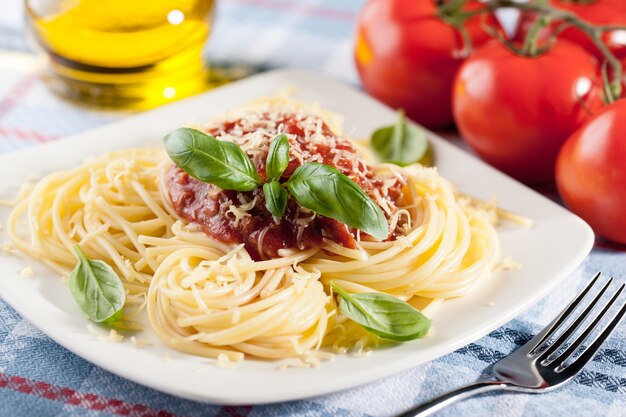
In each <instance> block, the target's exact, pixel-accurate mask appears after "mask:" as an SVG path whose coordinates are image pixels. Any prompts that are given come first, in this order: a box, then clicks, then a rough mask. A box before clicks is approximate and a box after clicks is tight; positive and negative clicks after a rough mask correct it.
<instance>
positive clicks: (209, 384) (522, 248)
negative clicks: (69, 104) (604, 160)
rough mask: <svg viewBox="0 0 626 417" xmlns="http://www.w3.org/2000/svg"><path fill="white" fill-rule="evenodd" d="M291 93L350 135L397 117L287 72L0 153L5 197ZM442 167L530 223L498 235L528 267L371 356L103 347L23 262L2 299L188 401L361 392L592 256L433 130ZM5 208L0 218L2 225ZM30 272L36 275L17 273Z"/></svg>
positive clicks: (55, 335) (579, 234) (484, 328)
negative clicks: (239, 355) (414, 336)
mask: <svg viewBox="0 0 626 417" xmlns="http://www.w3.org/2000/svg"><path fill="white" fill-rule="evenodd" d="M287 85H288V86H294V87H296V88H297V91H298V98H299V99H301V100H303V101H306V102H317V103H320V104H321V105H322V106H323V107H325V108H328V109H330V110H332V111H335V112H337V113H339V114H341V115H343V116H344V117H345V121H344V130H345V131H346V132H353V133H352V134H351V136H352V137H354V138H367V137H369V134H370V133H371V132H372V131H373V130H374V129H375V128H377V127H380V126H383V125H388V124H391V123H392V122H393V121H394V120H395V118H396V115H395V112H394V111H393V110H391V109H389V108H387V107H385V106H383V105H382V104H380V103H378V102H376V101H374V100H372V99H371V98H369V97H367V96H366V95H365V94H363V93H361V92H359V91H356V90H354V89H352V88H350V87H347V86H345V85H343V84H340V83H338V82H336V81H333V80H330V79H327V78H325V77H322V76H320V75H316V74H312V73H309V72H303V71H299V70H280V71H273V72H268V73H265V74H261V75H257V76H254V77H251V78H248V79H246V80H243V81H239V82H236V83H233V84H230V85H228V86H225V87H222V88H219V89H216V90H214V91H211V92H208V93H206V94H203V95H200V96H197V97H194V98H191V99H187V100H184V101H181V102H178V103H174V104H172V105H169V106H167V107H162V108H160V109H157V110H154V111H151V112H147V113H143V114H140V115H138V116H134V117H130V118H127V119H125V120H123V121H121V122H118V123H114V124H111V125H108V126H104V127H101V128H98V129H95V130H92V131H89V132H85V133H81V134H79V135H76V136H74V137H72V138H68V139H66V140H60V141H57V142H54V143H50V144H46V145H42V146H38V147H33V148H29V149H25V150H22V151H18V152H13V153H11V154H8V155H4V156H1V157H0V190H1V191H2V193H7V195H11V194H12V193H14V192H17V190H18V189H19V186H20V184H21V183H23V182H24V181H25V180H26V178H27V176H28V174H32V173H36V174H46V173H49V172H51V171H54V170H58V169H64V168H70V167H72V166H75V165H76V164H78V163H80V162H81V161H82V160H83V159H84V158H85V157H86V156H88V155H94V154H100V153H103V152H105V151H108V150H112V149H119V148H125V147H131V146H144V145H157V144H159V143H161V139H162V137H163V135H164V134H165V133H167V132H169V131H170V130H172V129H175V128H177V127H180V126H181V125H184V124H188V123H189V122H192V121H203V120H206V119H208V118H209V117H210V116H211V115H214V114H216V113H218V112H222V111H224V110H227V109H232V108H236V107H237V106H240V105H242V104H245V103H247V102H249V101H251V100H253V99H257V98H259V97H262V96H266V95H269V94H272V93H274V92H276V90H278V89H280V88H282V87H284V86H287ZM431 143H432V146H433V147H434V150H435V155H436V163H437V166H438V167H439V170H440V172H441V173H442V174H443V175H444V176H446V177H447V178H449V179H451V180H452V181H453V182H454V183H455V184H456V185H458V187H459V188H460V189H461V190H462V191H463V192H466V193H469V194H471V195H473V196H476V197H479V198H483V199H488V198H490V197H492V196H495V197H497V199H498V201H499V203H500V205H501V206H502V207H504V208H506V209H508V210H511V211H514V212H516V213H518V214H521V215H523V216H526V217H529V218H530V219H532V220H533V222H534V226H533V227H532V228H531V229H520V228H516V227H513V226H508V227H504V228H502V229H500V231H499V234H500V237H501V239H502V254H503V256H508V255H510V256H512V257H513V258H514V259H515V260H516V261H518V262H520V263H521V264H522V265H523V267H522V269H520V270H516V271H507V272H505V273H498V274H496V275H495V276H494V277H493V278H492V279H491V280H489V281H488V282H486V283H484V284H483V285H481V286H480V287H479V288H477V289H476V290H475V291H474V292H473V293H472V294H470V295H469V296H466V297H463V298H460V299H456V300H450V301H446V302H444V303H443V305H442V306H440V308H439V311H438V314H437V315H436V316H435V317H434V326H435V328H436V331H435V334H434V336H433V337H431V338H427V339H422V340H416V341H413V342H410V343H405V344H402V345H398V346H396V347H393V348H389V349H383V350H379V351H375V352H373V353H372V354H371V355H369V356H368V357H365V358H357V357H352V356H350V355H340V356H337V357H335V359H334V361H332V362H326V363H323V364H322V365H321V366H320V367H319V368H316V369H296V368H288V369H284V370H281V371H278V370H277V364H276V362H269V361H257V360H246V361H245V362H244V363H241V364H238V365H237V366H236V367H235V369H232V370H226V369H221V368H218V367H217V366H215V364H214V361H211V360H208V359H205V358H199V357H194V356H190V355H186V354H182V353H179V352H176V351H174V350H171V349H170V348H167V347H165V346H164V345H163V344H161V343H160V342H159V340H158V339H157V337H156V335H155V334H154V333H153V332H152V331H151V330H150V329H149V326H146V330H144V331H143V332H142V333H141V334H140V335H138V337H141V338H142V339H145V338H147V339H150V340H152V342H153V345H151V346H148V347H145V348H143V349H137V348H136V347H133V346H132V345H131V344H130V343H129V342H128V341H127V340H128V339H126V340H125V341H124V342H122V343H103V342H101V341H99V340H97V338H96V337H94V335H92V334H90V333H89V332H88V331H87V330H86V325H87V321H86V320H85V318H84V316H83V314H81V313H80V311H79V309H78V307H77V306H76V305H75V303H74V301H73V300H72V298H71V295H70V293H69V291H68V290H67V288H66V287H65V285H64V284H63V283H62V282H61V280H60V279H59V278H58V277H57V276H56V275H55V274H54V273H53V272H52V271H50V270H49V269H47V268H46V267H44V266H43V265H37V263H36V262H34V261H32V260H30V259H24V258H23V257H16V256H10V257H2V258H1V261H0V296H1V297H2V298H3V299H5V300H6V301H7V302H8V303H9V304H11V305H12V306H13V307H14V308H15V309H16V310H17V311H19V312H20V313H21V314H22V315H23V316H24V317H26V318H27V319H28V320H30V321H31V322H33V323H34V324H35V325H36V326H37V327H39V328H40V329H41V330H42V331H44V332H45V333H47V334H48V335H49V336H50V337H51V338H52V339H54V340H56V341H57V342H58V343H60V344H61V345H63V346H65V347H66V348H67V349H69V350H71V351H73V352H75V353H76V354H78V355H80V356H82V357H83V358H85V359H87V360H89V361H91V362H93V363H95V364H96V365H99V366H101V367H103V368H105V369H107V370H109V371H111V372H113V373H115V374H118V375H121V376H123V377H125V378H128V379H130V380H132V381H135V382H138V383H140V384H144V385H147V386H150V387H153V388H156V389H158V390H161V391H165V392H168V393H171V394H174V395H179V396H182V397H186V398H190V399H194V400H199V401H205V402H212V403H222V404H255V403H268V402H277V401H286V400H294V399H299V398H305V397H311V396H316V395H321V394H326V393H330V392H333V391H338V390H342V389H346V388H350V387H354V386H357V385H360V384H364V383H366V382H369V381H372V380H374V379H377V378H382V377H384V376H388V375H390V374H393V373H395V372H399V371H401V370H404V369H407V368H410V367H413V366H416V365H418V364H420V363H423V362H426V361H430V360H433V359H435V358H438V357H440V356H442V355H445V354H446V353H449V352H451V351H453V350H455V349H457V348H459V347H461V346H463V345H465V344H467V343H469V342H471V341H473V340H475V339H477V338H479V337H481V336H483V335H485V334H486V333H488V332H489V331H491V330H493V329H495V328H497V327H499V326H501V325H502V324H504V323H505V322H507V321H508V320H510V319H512V318H513V317H515V316H516V315H518V314H520V313H521V312H522V311H524V310H525V309H527V308H529V307H530V306H531V305H532V304H533V303H535V302H536V301H538V300H539V299H540V298H541V297H542V296H543V295H545V294H546V293H547V292H548V291H550V289H551V288H553V287H554V286H555V285H556V284H557V283H559V281H561V280H562V279H563V278H565V277H566V276H567V275H568V274H569V273H570V272H572V271H573V270H574V268H576V267H577V266H578V265H579V264H580V263H581V262H582V261H583V260H584V259H585V257H586V256H587V254H588V253H589V251H590V250H591V247H592V244H593V239H594V238H593V233H592V231H591V229H590V228H589V226H587V224H585V223H584V222H583V221H582V220H580V219H579V218H578V217H576V216H574V215H573V214H571V213H569V212H568V211H566V210H565V209H563V208H562V207H560V206H558V205H557V204H555V203H553V202H551V201H549V200H548V199H546V198H544V197H543V196H541V195H539V194H537V193H536V192H534V191H532V190H530V189H529V188H527V187H525V186H523V185H521V184H519V183H518V182H516V181H514V180H512V179H510V178H509V177H507V176H505V175H503V174H501V173H500V172H498V171H496V170H495V169H493V168H491V167H489V166H487V165H486V164H484V163H482V162H481V161H479V160H477V159H476V158H474V157H473V156H471V155H469V154H468V153H466V152H464V151H462V150H459V149H457V148H456V147H454V146H453V145H451V144H449V143H448V142H446V141H445V140H443V139H440V138H438V137H436V136H435V135H434V134H433V135H431ZM7 215H8V210H7V209H3V210H2V211H0V219H5V218H6V216H7ZM26 265H33V266H34V267H35V272H36V275H35V278H24V277H20V276H19V271H20V270H21V269H22V268H24V267H25V266H26Z"/></svg>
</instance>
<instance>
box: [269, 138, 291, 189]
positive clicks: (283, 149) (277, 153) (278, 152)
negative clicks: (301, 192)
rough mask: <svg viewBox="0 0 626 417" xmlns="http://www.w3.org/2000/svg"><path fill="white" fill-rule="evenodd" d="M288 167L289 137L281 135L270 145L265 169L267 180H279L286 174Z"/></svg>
mask: <svg viewBox="0 0 626 417" xmlns="http://www.w3.org/2000/svg"><path fill="white" fill-rule="evenodd" d="M287 165H289V140H288V139H287V136H285V135H284V134H280V135H278V136H276V137H275V138H274V139H273V140H272V143H270V150H269V152H268V154H267V164H266V167H265V172H266V173H267V180H268V181H273V180H279V179H280V177H281V176H282V175H283V172H285V169H286V168H287Z"/></svg>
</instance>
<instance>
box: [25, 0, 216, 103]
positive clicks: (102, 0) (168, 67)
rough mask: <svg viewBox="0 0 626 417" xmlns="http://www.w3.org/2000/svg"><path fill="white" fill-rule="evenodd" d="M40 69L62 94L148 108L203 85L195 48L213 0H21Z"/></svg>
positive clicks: (201, 66)
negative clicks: (39, 57)
mask: <svg viewBox="0 0 626 417" xmlns="http://www.w3.org/2000/svg"><path fill="white" fill-rule="evenodd" d="M25 3H26V10H27V22H28V26H29V31H30V34H31V36H32V37H33V38H34V39H35V40H36V42H37V44H38V45H39V46H40V47H41V49H42V50H43V51H44V55H45V57H46V68H45V71H44V76H45V79H46V81H47V82H48V84H49V85H50V86H51V87H52V89H53V90H54V91H55V92H57V93H59V94H61V95H62V96H65V97H68V98H72V99H76V100H78V101H80V102H83V103H87V104H95V105H100V106H107V107H116V108H147V107H154V106H157V105H159V104H162V103H164V102H167V101H170V100H174V99H176V98H180V97H184V96H188V95H191V94H194V93H197V92H199V91H202V90H205V89H206V88H208V87H209V86H210V83H209V75H208V69H207V68H206V66H205V64H204V63H203V61H202V49H203V46H204V44H205V42H206V40H207V38H208V36H209V33H210V31H211V25H212V17H213V11H214V0H25Z"/></svg>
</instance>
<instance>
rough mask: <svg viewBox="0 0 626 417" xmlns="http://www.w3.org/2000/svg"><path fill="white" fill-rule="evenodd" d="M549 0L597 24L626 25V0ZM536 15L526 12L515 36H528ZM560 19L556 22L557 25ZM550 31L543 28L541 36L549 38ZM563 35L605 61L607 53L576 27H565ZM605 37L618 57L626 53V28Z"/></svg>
mask: <svg viewBox="0 0 626 417" xmlns="http://www.w3.org/2000/svg"><path fill="white" fill-rule="evenodd" d="M550 4H551V5H552V6H554V7H557V8H559V9H564V10H568V11H570V12H572V13H574V14H576V15H577V16H579V17H580V18H581V19H583V20H586V21H587V22H590V23H594V24H598V25H626V0H595V1H594V0H591V1H589V0H587V1H580V2H578V3H576V2H575V1H571V0H550ZM535 19H536V15H535V14H534V13H524V14H522V18H521V20H520V24H519V26H518V33H517V34H516V36H515V38H516V39H517V40H521V39H523V38H524V37H525V36H526V33H527V32H528V29H529V28H530V26H531V25H532V24H533V22H534V21H535ZM556 26H558V23H555V24H554V25H553V28H556ZM548 33H549V31H544V33H543V34H542V35H541V38H544V39H545V38H546V37H547V36H548ZM559 36H560V37H561V38H562V39H567V40H569V41H572V42H574V43H577V44H578V45H580V46H582V47H583V48H585V49H586V50H587V51H589V52H590V53H591V54H593V55H594V56H596V57H597V58H598V59H600V62H603V61H604V59H605V58H604V55H602V53H601V52H600V51H599V50H598V48H597V47H596V46H595V45H594V43H593V42H592V41H591V40H590V39H589V38H588V37H587V35H586V34H585V33H584V32H581V31H580V30H579V29H577V28H574V27H572V28H568V29H565V30H564V31H563V32H562V33H561V34H560V35H559ZM602 40H603V41H604V42H605V43H606V45H607V46H608V47H609V49H610V50H611V51H612V52H613V53H614V54H615V55H616V56H617V57H618V58H624V57H626V31H623V30H614V31H611V32H606V33H605V34H604V35H603V37H602Z"/></svg>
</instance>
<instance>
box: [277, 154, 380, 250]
mask: <svg viewBox="0 0 626 417" xmlns="http://www.w3.org/2000/svg"><path fill="white" fill-rule="evenodd" d="M286 185H287V187H288V189H289V193H290V194H291V195H292V196H293V198H295V199H296V201H297V202H298V203H299V204H300V205H301V206H303V207H306V208H308V209H309V210H313V211H314V212H316V213H318V214H321V215H322V216H326V217H331V218H333V219H336V220H339V221H340V222H342V223H345V224H347V225H348V226H350V227H355V228H357V229H360V230H362V231H364V232H366V233H368V234H370V235H371V236H373V237H374V238H376V239H386V238H387V236H388V235H389V227H388V225H387V219H386V218H385V215H384V214H383V212H382V211H381V209H380V207H378V205H377V204H376V203H375V202H374V201H373V200H372V199H371V198H370V197H369V196H368V195H367V194H366V193H365V191H363V189H362V188H361V187H359V186H358V185H357V184H356V183H355V182H354V181H352V180H351V179H350V178H348V177H347V176H345V175H344V174H342V173H341V172H339V171H338V170H337V169H336V168H334V167H332V166H330V165H324V164H320V163H317V162H307V163H306V164H303V165H301V166H299V167H298V168H297V169H296V170H295V171H294V173H293V174H292V175H291V177H290V178H289V181H287V183H286Z"/></svg>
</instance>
